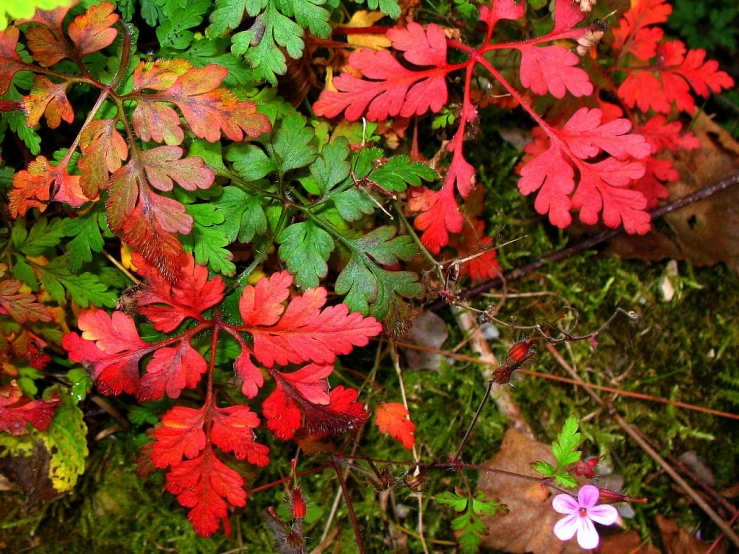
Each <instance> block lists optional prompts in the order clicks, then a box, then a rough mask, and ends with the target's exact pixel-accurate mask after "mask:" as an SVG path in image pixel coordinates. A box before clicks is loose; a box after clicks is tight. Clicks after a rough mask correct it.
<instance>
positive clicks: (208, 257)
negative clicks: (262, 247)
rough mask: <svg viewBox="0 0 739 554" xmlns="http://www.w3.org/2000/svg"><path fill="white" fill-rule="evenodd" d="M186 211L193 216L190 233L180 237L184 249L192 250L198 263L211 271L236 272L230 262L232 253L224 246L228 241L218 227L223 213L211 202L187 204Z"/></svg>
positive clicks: (221, 221) (226, 273)
mask: <svg viewBox="0 0 739 554" xmlns="http://www.w3.org/2000/svg"><path fill="white" fill-rule="evenodd" d="M187 213H188V214H189V215H191V216H192V218H193V226H192V231H191V232H190V234H189V235H187V236H185V237H182V247H183V248H184V250H185V251H186V252H192V253H193V254H194V256H195V261H196V262H197V263H198V264H200V265H207V266H208V267H209V268H210V269H212V270H213V271H216V272H218V273H222V274H224V275H229V276H230V275H233V274H234V273H236V266H235V265H234V264H233V263H232V262H231V260H232V259H233V254H231V252H229V251H228V250H226V248H225V247H226V246H228V245H229V244H230V241H229V240H228V238H226V235H225V234H224V232H223V230H222V229H221V228H220V226H222V225H223V223H224V222H225V219H226V218H225V217H224V215H223V213H222V212H219V211H218V210H217V209H216V207H215V206H214V205H213V204H189V205H188V206H187ZM231 242H232V241H231Z"/></svg>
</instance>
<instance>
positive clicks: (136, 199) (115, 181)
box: [106, 146, 214, 280]
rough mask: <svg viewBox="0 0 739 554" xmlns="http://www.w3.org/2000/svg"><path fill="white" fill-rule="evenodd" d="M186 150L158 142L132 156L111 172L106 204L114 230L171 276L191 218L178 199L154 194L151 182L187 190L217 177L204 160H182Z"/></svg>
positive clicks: (167, 188) (201, 185) (176, 270)
mask: <svg viewBox="0 0 739 554" xmlns="http://www.w3.org/2000/svg"><path fill="white" fill-rule="evenodd" d="M182 152H183V151H182V149H181V148H179V147H176V146H159V147H157V148H152V149H151V150H146V151H145V152H140V153H138V155H137V156H135V157H132V159H131V161H129V163H128V164H126V165H125V166H123V167H121V168H120V169H119V170H117V171H116V172H115V173H114V174H113V176H112V178H111V184H110V197H109V198H108V201H107V203H106V206H107V208H108V223H109V225H110V228H111V230H112V231H113V232H115V233H117V232H119V231H120V232H121V233H122V235H123V238H124V240H125V241H126V242H127V243H128V244H129V245H131V246H132V247H134V248H135V249H137V250H138V251H139V252H140V253H141V255H142V256H143V257H144V258H145V259H146V260H148V261H150V262H152V263H154V265H156V267H157V268H158V269H159V270H160V271H162V272H163V273H164V274H165V277H166V278H167V279H170V280H173V279H174V277H175V275H176V274H177V273H178V270H179V267H178V259H179V257H180V256H181V255H182V246H181V244H180V242H179V240H177V237H176V236H175V234H176V233H180V234H183V235H187V234H189V233H190V231H191V230H192V224H193V219H192V217H191V216H189V215H188V214H187V213H186V210H185V207H184V206H183V205H182V204H181V203H180V202H178V201H176V200H173V199H171V198H166V197H164V196H159V195H157V194H155V193H154V192H153V191H152V190H151V188H150V185H151V186H153V187H155V188H158V189H159V190H171V188H172V181H173V180H174V181H176V182H177V183H178V184H179V185H180V186H182V187H183V188H186V189H188V190H195V188H203V189H207V188H208V187H210V185H211V184H212V183H213V179H214V174H213V172H212V171H211V170H210V169H209V168H207V167H205V164H204V163H203V161H202V159H200V158H185V159H183V160H180V159H178V158H179V157H180V156H181V155H182Z"/></svg>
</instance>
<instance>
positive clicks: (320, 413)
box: [303, 385, 367, 439]
mask: <svg viewBox="0 0 739 554" xmlns="http://www.w3.org/2000/svg"><path fill="white" fill-rule="evenodd" d="M358 396H359V393H358V392H357V391H356V390H355V389H348V388H345V387H343V386H342V385H339V386H337V387H336V388H334V389H332V390H331V392H330V393H329V403H328V405H326V406H322V405H319V404H312V403H309V404H307V405H306V406H304V407H303V408H304V411H305V423H304V426H303V427H304V433H305V434H306V435H307V436H309V437H311V438H314V439H322V438H325V437H332V436H337V435H341V434H343V433H347V432H349V431H354V430H356V429H358V428H359V426H360V425H362V423H364V420H365V419H366V418H367V411H366V410H365V409H364V405H363V404H362V403H359V402H357V397H358Z"/></svg>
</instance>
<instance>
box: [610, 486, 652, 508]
mask: <svg viewBox="0 0 739 554" xmlns="http://www.w3.org/2000/svg"><path fill="white" fill-rule="evenodd" d="M598 494H599V496H598V502H601V503H603V504H616V503H617V502H639V503H644V502H647V499H646V498H634V497H632V496H624V495H623V494H621V493H618V492H616V491H612V490H608V489H600V488H599V489H598Z"/></svg>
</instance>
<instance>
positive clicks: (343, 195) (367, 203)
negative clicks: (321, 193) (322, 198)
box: [331, 189, 377, 221]
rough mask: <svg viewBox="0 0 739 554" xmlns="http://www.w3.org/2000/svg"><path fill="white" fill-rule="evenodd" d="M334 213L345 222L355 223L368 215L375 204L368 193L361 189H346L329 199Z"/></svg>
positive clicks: (372, 210)
mask: <svg viewBox="0 0 739 554" xmlns="http://www.w3.org/2000/svg"><path fill="white" fill-rule="evenodd" d="M331 200H332V201H333V203H334V206H335V207H336V211H338V212H339V215H340V216H341V217H342V218H344V220H346V221H356V220H357V219H359V218H360V217H362V216H363V215H370V214H371V213H372V212H374V211H375V208H376V207H377V204H375V203H374V202H373V201H372V197H371V196H370V193H369V192H367V191H366V190H362V189H348V190H345V191H343V192H340V193H338V194H335V195H333V196H332V197H331Z"/></svg>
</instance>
